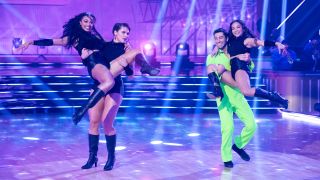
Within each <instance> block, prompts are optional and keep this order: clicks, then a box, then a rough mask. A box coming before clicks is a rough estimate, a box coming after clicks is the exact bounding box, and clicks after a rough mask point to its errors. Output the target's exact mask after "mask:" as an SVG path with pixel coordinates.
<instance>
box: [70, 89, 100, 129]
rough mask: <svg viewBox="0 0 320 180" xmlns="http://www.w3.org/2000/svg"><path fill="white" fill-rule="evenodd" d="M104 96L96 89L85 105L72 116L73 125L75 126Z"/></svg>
mask: <svg viewBox="0 0 320 180" xmlns="http://www.w3.org/2000/svg"><path fill="white" fill-rule="evenodd" d="M104 95H105V93H104V92H103V91H102V90H101V89H99V88H97V89H96V90H95V91H94V92H93V93H92V94H91V96H90V97H89V100H88V102H87V104H85V105H83V106H82V107H80V108H79V109H78V110H77V112H76V113H75V114H74V115H73V116H72V121H73V123H74V124H75V125H77V124H78V123H79V122H80V121H81V118H82V117H83V116H84V114H85V113H86V112H87V111H88V109H89V108H91V107H93V106H94V105H96V104H97V102H98V101H99V100H100V99H101V98H102V97H103V96H104Z"/></svg>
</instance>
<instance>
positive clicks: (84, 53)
mask: <svg viewBox="0 0 320 180" xmlns="http://www.w3.org/2000/svg"><path fill="white" fill-rule="evenodd" d="M97 51H99V50H97V49H95V50H91V49H87V48H82V50H81V59H86V58H87V57H89V56H90V55H91V54H92V53H94V52H97Z"/></svg>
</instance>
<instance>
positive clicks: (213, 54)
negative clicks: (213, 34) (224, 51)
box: [210, 46, 219, 57]
mask: <svg viewBox="0 0 320 180" xmlns="http://www.w3.org/2000/svg"><path fill="white" fill-rule="evenodd" d="M218 51H219V48H218V47H217V46H215V47H214V48H213V49H212V51H211V53H210V55H211V57H213V56H215V55H217V53H218Z"/></svg>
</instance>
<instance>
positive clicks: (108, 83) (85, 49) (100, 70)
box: [21, 13, 159, 124]
mask: <svg viewBox="0 0 320 180" xmlns="http://www.w3.org/2000/svg"><path fill="white" fill-rule="evenodd" d="M95 21H96V18H95V17H94V16H93V15H92V14H90V13H81V14H79V15H77V16H75V17H74V18H72V19H70V20H69V21H68V22H67V23H66V24H65V25H64V26H63V28H64V30H63V35H62V37H61V38H58V39H41V40H35V41H30V42H26V43H24V44H23V45H22V46H21V49H22V50H24V49H26V48H28V46H29V45H38V46H52V45H61V46H66V47H67V48H71V47H75V49H76V50H77V51H78V53H79V55H80V56H81V58H82V62H83V64H84V65H85V66H86V67H87V69H88V72H89V75H90V76H91V77H92V78H93V79H94V80H96V81H97V82H99V85H98V86H97V88H96V89H95V90H94V92H93V93H92V94H91V96H90V97H89V100H88V102H87V103H86V104H85V105H83V106H82V107H81V108H80V109H78V110H77V112H76V113H75V114H74V115H73V117H72V120H73V122H74V123H75V124H77V123H79V122H80V120H81V118H82V117H83V116H84V114H85V113H86V112H87V110H88V109H89V108H91V107H93V106H94V105H95V104H96V103H97V102H98V101H99V100H100V99H101V98H102V97H104V96H105V94H106V92H108V91H109V90H110V89H111V88H112V87H113V85H114V83H115V82H114V77H117V76H118V75H120V73H121V72H122V71H123V69H124V68H125V67H127V66H128V64H130V63H131V62H132V61H134V60H136V62H137V63H138V64H140V65H141V71H142V72H143V73H147V74H150V75H157V74H158V73H159V69H156V68H152V67H151V66H150V65H149V64H148V63H147V62H146V61H145V59H144V57H143V55H142V54H141V52H140V51H139V50H129V51H127V52H126V53H125V54H123V55H122V56H120V57H118V58H117V59H115V60H113V63H112V64H110V60H108V59H106V57H105V54H108V53H110V52H107V48H106V42H105V41H104V40H103V38H102V37H101V35H100V34H99V33H98V31H97V30H96V29H95V27H94V23H95Z"/></svg>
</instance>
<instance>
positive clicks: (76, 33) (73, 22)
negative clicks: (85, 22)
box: [62, 12, 103, 48]
mask: <svg viewBox="0 0 320 180" xmlns="http://www.w3.org/2000/svg"><path fill="white" fill-rule="evenodd" d="M85 16H87V17H89V18H91V19H92V21H93V23H95V22H96V17H95V16H94V15H93V14H91V13H87V12H83V13H80V14H78V15H76V16H75V17H73V18H71V19H69V21H68V22H67V23H65V24H64V25H63V35H62V38H63V37H68V42H67V45H66V47H67V48H71V47H72V46H73V45H74V44H75V43H76V41H77V40H78V39H79V37H80V36H81V35H83V34H84V35H89V36H91V35H92V34H93V35H95V36H97V37H98V38H99V39H102V40H103V38H102V36H101V35H100V34H99V33H98V31H97V30H96V28H95V27H94V26H93V27H92V32H90V33H89V32H86V31H84V30H83V29H82V28H81V26H80V21H81V20H82V18H83V17H85Z"/></svg>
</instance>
